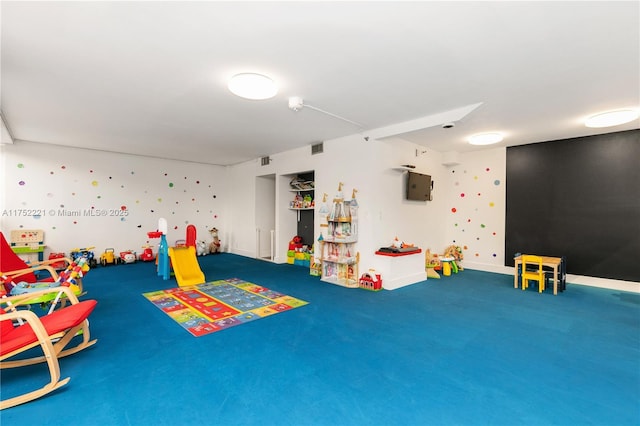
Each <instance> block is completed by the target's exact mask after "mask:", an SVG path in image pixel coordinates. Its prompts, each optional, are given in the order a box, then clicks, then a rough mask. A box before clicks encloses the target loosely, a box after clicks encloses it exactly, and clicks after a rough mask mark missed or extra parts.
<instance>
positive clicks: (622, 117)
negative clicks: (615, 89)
mask: <svg viewBox="0 0 640 426" xmlns="http://www.w3.org/2000/svg"><path fill="white" fill-rule="evenodd" d="M638 116H639V113H638V111H635V110H632V109H621V110H617V111H609V112H603V113H600V114H596V115H592V116H591V117H589V118H587V119H586V120H585V121H584V125H585V126H587V127H595V128H598V127H611V126H619V125H620V124H625V123H628V122H630V121H633V120H637V119H638Z"/></svg>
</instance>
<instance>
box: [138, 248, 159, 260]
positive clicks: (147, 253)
mask: <svg viewBox="0 0 640 426" xmlns="http://www.w3.org/2000/svg"><path fill="white" fill-rule="evenodd" d="M143 248H144V251H143V252H142V253H141V254H140V260H141V261H143V262H151V261H152V260H155V258H156V257H155V256H154V255H153V249H152V248H151V247H149V246H144V247H143Z"/></svg>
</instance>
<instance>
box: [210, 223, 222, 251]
mask: <svg viewBox="0 0 640 426" xmlns="http://www.w3.org/2000/svg"><path fill="white" fill-rule="evenodd" d="M209 233H210V234H211V238H213V241H211V244H209V253H211V254H218V253H220V252H221V250H220V245H221V243H220V238H218V229H217V228H211V229H209Z"/></svg>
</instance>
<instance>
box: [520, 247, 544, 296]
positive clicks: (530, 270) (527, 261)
mask: <svg viewBox="0 0 640 426" xmlns="http://www.w3.org/2000/svg"><path fill="white" fill-rule="evenodd" d="M527 266H528V267H527ZM534 267H535V269H534ZM521 278H522V289H523V290H526V289H527V288H528V287H529V280H533V281H538V293H542V292H543V291H544V271H543V269H542V257H540V256H534V255H531V254H523V255H522V274H521Z"/></svg>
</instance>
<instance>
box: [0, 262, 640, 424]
mask: <svg viewBox="0 0 640 426" xmlns="http://www.w3.org/2000/svg"><path fill="white" fill-rule="evenodd" d="M199 259H200V264H201V267H202V270H203V271H204V273H205V275H206V277H207V280H208V281H213V280H217V279H225V278H235V277H237V278H242V279H244V280H247V281H251V282H254V283H256V284H261V285H263V286H265V287H268V288H270V289H272V290H276V291H280V292H282V293H285V294H288V295H291V296H294V297H298V298H300V299H303V300H306V301H308V302H309V304H308V305H306V306H303V307H300V308H297V309H294V310H291V311H288V312H283V313H281V314H278V315H273V316H271V317H268V318H265V319H262V320H260V321H254V322H251V323H249V324H245V325H242V326H239V327H234V328H231V329H228V330H224V331H221V332H218V333H213V334H210V335H207V336H203V337H198V338H196V337H193V336H191V335H190V334H189V333H188V332H186V331H185V330H184V329H182V328H181V327H180V326H179V325H178V324H176V323H175V322H173V321H172V320H171V319H170V318H169V317H168V316H167V315H165V314H164V313H162V312H161V311H160V310H159V309H158V308H156V307H155V306H153V305H152V304H151V303H150V302H149V301H147V300H146V299H145V298H144V297H143V296H142V293H144V292H148V291H153V290H159V289H165V288H172V287H176V286H177V284H176V282H175V280H169V281H164V280H162V279H161V278H159V277H157V275H156V273H155V265H153V264H151V263H138V264H133V265H120V266H111V267H98V268H95V269H93V270H92V271H90V273H89V274H88V275H87V277H86V278H85V288H86V290H87V291H88V294H87V296H85V297H86V298H94V299H97V300H98V307H97V308H96V310H95V311H94V313H93V315H92V317H91V330H92V335H93V336H94V337H96V338H98V339H99V340H98V343H97V344H96V345H95V346H94V347H92V348H90V349H87V350H85V351H83V352H81V353H78V354H76V355H73V356H71V357H68V358H63V359H61V360H60V364H61V370H62V375H63V377H67V376H70V377H71V381H70V382H69V384H68V385H66V386H64V387H63V388H61V389H60V390H58V391H55V392H53V393H51V394H49V395H48V396H46V397H44V398H41V399H39V400H36V401H34V402H31V403H28V404H25V405H22V406H18V407H15V408H11V409H8V410H4V411H2V412H1V413H0V423H1V424H2V425H14V426H19V425H164V424H167V425H638V424H640V403H639V401H640V295H638V294H633V293H623V292H619V291H612V290H604V289H597V288H590V287H585V286H578V285H571V284H569V285H568V287H567V291H566V292H564V293H561V294H559V295H558V296H553V295H552V294H551V293H549V292H547V293H543V294H538V293H537V292H536V291H535V289H530V290H528V291H522V290H515V289H514V288H513V277H512V276H509V275H500V274H491V273H486V272H478V271H471V270H465V271H463V272H461V273H459V274H456V275H453V276H451V277H448V278H443V279H440V280H435V279H430V280H428V281H426V282H423V283H419V284H415V285H412V286H408V287H404V288H401V289H398V290H395V291H382V292H375V293H374V292H369V291H364V290H358V289H344V288H341V287H337V286H333V285H330V284H326V283H323V282H321V281H320V280H319V279H318V278H315V277H311V276H310V275H309V274H308V270H307V269H305V268H302V267H298V266H292V265H274V264H271V263H268V262H263V261H259V260H254V259H248V258H244V257H241V256H236V255H232V254H227V253H224V254H221V255H217V256H206V257H202V258H199ZM383 278H384V277H383ZM45 370H46V368H45V367H43V366H34V367H25V368H22V369H17V370H2V396H3V398H6V397H9V396H12V395H15V394H16V393H19V392H21V391H25V390H27V388H26V387H27V386H30V387H31V389H32V388H33V387H34V386H35V385H37V384H38V383H39V382H38V381H39V380H40V381H43V380H45V377H46V374H45V373H46V371H45Z"/></svg>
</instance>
